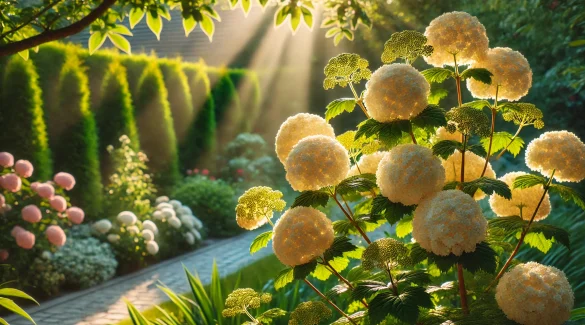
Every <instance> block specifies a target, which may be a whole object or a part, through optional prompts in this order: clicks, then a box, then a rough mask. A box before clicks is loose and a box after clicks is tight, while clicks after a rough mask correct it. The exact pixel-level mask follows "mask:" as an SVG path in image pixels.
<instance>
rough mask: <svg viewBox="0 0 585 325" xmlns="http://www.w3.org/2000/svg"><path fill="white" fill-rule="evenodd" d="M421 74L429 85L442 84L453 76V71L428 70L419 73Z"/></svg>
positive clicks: (444, 69)
mask: <svg viewBox="0 0 585 325" xmlns="http://www.w3.org/2000/svg"><path fill="white" fill-rule="evenodd" d="M421 73H422V75H423V76H424V77H425V79H427V81H428V82H429V83H442V82H443V81H445V80H447V79H449V78H453V77H454V76H455V73H454V72H453V71H451V70H449V69H446V68H430V69H426V70H423V71H421Z"/></svg>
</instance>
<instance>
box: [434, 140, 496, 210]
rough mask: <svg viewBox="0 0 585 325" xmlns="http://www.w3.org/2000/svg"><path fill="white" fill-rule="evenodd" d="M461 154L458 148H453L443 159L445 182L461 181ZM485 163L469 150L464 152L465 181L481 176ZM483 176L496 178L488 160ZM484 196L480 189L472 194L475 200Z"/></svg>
mask: <svg viewBox="0 0 585 325" xmlns="http://www.w3.org/2000/svg"><path fill="white" fill-rule="evenodd" d="M462 157H463V155H462V154H461V152H460V151H459V150H455V152H454V153H453V154H452V155H451V156H449V158H447V160H445V161H443V167H444V168H445V182H446V183H449V182H453V181H458V182H459V181H461V158H462ZM484 165H485V159H484V158H483V157H480V156H478V155H476V154H474V153H473V152H471V151H466V152H465V175H464V178H463V179H464V180H465V181H466V182H470V181H472V180H475V179H478V178H479V177H480V176H481V172H482V171H483V166H484ZM483 176H484V177H488V178H496V173H495V172H494V170H493V168H492V165H491V164H490V163H489V162H488V165H487V169H486V170H485V174H484V175H483ZM484 197H485V193H484V192H482V191H481V190H477V191H476V192H475V195H474V196H473V198H474V199H476V200H481V199H483V198H484Z"/></svg>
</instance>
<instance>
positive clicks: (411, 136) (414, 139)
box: [408, 124, 417, 144]
mask: <svg viewBox="0 0 585 325" xmlns="http://www.w3.org/2000/svg"><path fill="white" fill-rule="evenodd" d="M408 133H410V138H411V139H412V143H414V144H417V143H416V137H415V136H414V132H413V131H412V124H411V126H410V130H408Z"/></svg>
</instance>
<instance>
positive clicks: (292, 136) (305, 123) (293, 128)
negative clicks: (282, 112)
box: [276, 113, 335, 165]
mask: <svg viewBox="0 0 585 325" xmlns="http://www.w3.org/2000/svg"><path fill="white" fill-rule="evenodd" d="M311 135H324V136H328V137H330V138H335V133H334V132H333V127H332V126H331V125H329V123H327V121H325V119H324V118H322V117H321V116H319V115H314V114H308V113H299V114H297V115H294V116H291V117H289V118H287V119H286V121H284V123H282V124H281V125H280V129H278V132H277V133H276V155H277V156H278V159H280V162H281V163H282V164H283V165H286V158H287V157H288V155H289V153H290V152H291V151H292V149H293V147H294V146H295V145H296V144H297V143H298V142H299V141H301V140H302V139H303V138H306V137H308V136H311Z"/></svg>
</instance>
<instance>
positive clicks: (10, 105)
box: [0, 57, 52, 179]
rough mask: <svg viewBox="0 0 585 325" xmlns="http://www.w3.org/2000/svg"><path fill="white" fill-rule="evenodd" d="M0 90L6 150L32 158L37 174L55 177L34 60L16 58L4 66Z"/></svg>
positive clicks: (1, 137)
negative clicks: (52, 174) (52, 173)
mask: <svg viewBox="0 0 585 325" xmlns="http://www.w3.org/2000/svg"><path fill="white" fill-rule="evenodd" d="M3 70H4V74H3V76H2V83H3V85H4V86H3V87H2V89H0V109H1V110H2V114H0V129H2V130H3V131H2V132H1V133H0V142H1V143H2V150H5V151H8V152H11V153H12V154H13V155H14V156H16V157H19V158H22V159H27V160H29V161H30V162H31V163H32V164H33V166H34V168H35V172H34V177H35V178H37V179H48V178H49V177H51V172H52V162H51V151H50V149H49V143H48V138H47V129H46V125H45V121H44V119H43V115H44V113H43V103H42V99H41V89H40V88H39V84H38V75H37V73H36V71H35V67H34V66H33V64H32V62H26V61H23V60H22V59H21V58H19V57H12V58H11V59H9V60H8V62H7V63H6V66H5V67H4V69H3Z"/></svg>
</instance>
